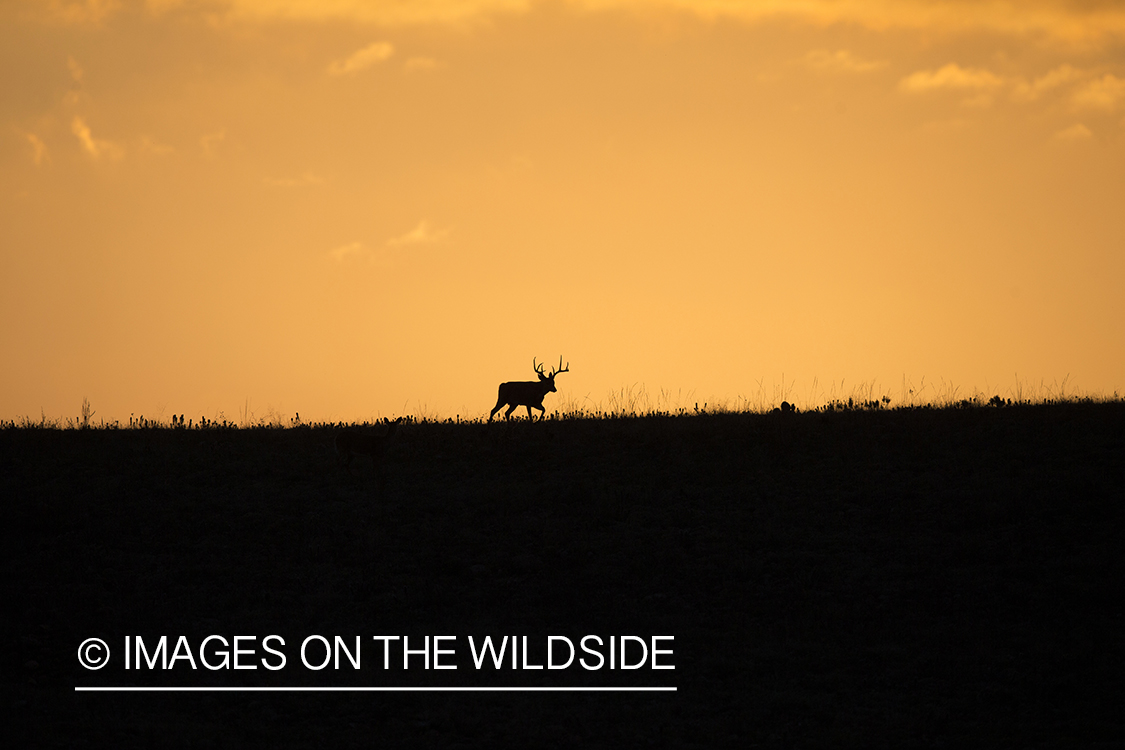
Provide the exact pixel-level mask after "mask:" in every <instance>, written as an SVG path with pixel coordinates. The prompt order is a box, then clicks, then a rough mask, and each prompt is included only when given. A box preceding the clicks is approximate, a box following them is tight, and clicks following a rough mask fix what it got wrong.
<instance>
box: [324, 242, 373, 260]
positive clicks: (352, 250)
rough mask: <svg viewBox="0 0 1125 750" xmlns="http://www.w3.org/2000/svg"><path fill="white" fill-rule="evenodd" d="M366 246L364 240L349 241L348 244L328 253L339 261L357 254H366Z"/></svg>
mask: <svg viewBox="0 0 1125 750" xmlns="http://www.w3.org/2000/svg"><path fill="white" fill-rule="evenodd" d="M365 250H366V248H365V247H364V245H363V243H362V242H349V243H348V244H346V245H340V247H338V248H336V249H334V250H330V251H329V252H328V254H329V255H330V256H331V257H332V258H333V259H335V260H336V261H337V262H343V260H344V259H345V258H350V257H352V256H356V255H364V254H365V252H364V251H365Z"/></svg>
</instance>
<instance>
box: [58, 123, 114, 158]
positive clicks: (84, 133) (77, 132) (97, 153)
mask: <svg viewBox="0 0 1125 750" xmlns="http://www.w3.org/2000/svg"><path fill="white" fill-rule="evenodd" d="M70 132H72V133H74V136H75V137H76V138H77V139H78V142H79V143H81V144H82V149H83V150H84V151H85V152H86V153H87V154H89V155H90V156H92V157H93V158H95V159H101V158H102V157H103V156H104V157H107V158H110V159H120V158H121V157H122V156H124V154H125V151H124V149H122V148H121V147H120V146H118V145H117V144H116V143H113V142H112V141H106V140H101V139H99V138H95V137H94V135H93V133H91V132H90V126H89V125H87V124H86V121H85V120H83V119H82V118H81V117H77V116H76V117H75V118H74V119H73V120H72V121H71V123H70Z"/></svg>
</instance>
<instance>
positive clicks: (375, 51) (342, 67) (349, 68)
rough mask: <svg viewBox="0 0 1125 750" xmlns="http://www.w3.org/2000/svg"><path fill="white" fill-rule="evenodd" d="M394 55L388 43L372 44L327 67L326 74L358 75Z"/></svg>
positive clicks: (393, 50) (393, 49)
mask: <svg viewBox="0 0 1125 750" xmlns="http://www.w3.org/2000/svg"><path fill="white" fill-rule="evenodd" d="M394 53H395V48H394V47H393V46H392V45H391V44H390V43H389V42H372V43H371V44H369V45H367V46H366V47H364V48H363V49H360V50H356V51H355V52H353V53H352V54H351V56H349V57H348V58H346V59H344V60H336V61H335V62H333V63H332V64H331V65H329V66H328V72H329V73H331V74H332V75H334V76H342V75H349V74H351V73H358V72H359V71H361V70H365V69H367V68H370V67H371V66H372V65H376V64H378V63H381V62H383V61H384V60H386V59H388V58H389V57H390V56H391V55H393V54H394Z"/></svg>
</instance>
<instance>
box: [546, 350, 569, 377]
mask: <svg viewBox="0 0 1125 750" xmlns="http://www.w3.org/2000/svg"><path fill="white" fill-rule="evenodd" d="M560 372H570V363H569V362H567V363H566V367H563V366H562V355H559V366H558V367H556V368H555V369H554V370H551V374H550V375H548V376H547V377H549V378H553V377H555V376H556V375H558V374H559V373H560Z"/></svg>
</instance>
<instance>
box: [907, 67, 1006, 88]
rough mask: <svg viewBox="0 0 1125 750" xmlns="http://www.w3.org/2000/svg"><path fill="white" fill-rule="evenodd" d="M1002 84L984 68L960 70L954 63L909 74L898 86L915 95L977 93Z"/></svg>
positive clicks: (1001, 79) (996, 76)
mask: <svg viewBox="0 0 1125 750" xmlns="http://www.w3.org/2000/svg"><path fill="white" fill-rule="evenodd" d="M1003 83H1004V79H1003V78H1001V77H1000V76H998V75H996V74H995V73H993V72H991V71H988V70H985V69H984V68H962V67H961V66H960V65H957V64H956V63H949V64H948V65H946V66H944V67H941V68H939V69H937V70H919V71H918V72H917V73H911V74H910V75H908V76H907V77H906V78H903V79H902V80H901V81H899V84H898V86H899V88H900V89H902V90H903V91H909V92H912V93H917V92H923V91H937V90H941V89H953V90H960V91H965V90H977V91H979V90H981V89H992V88H996V87H997V86H1000V85H1002V84H1003Z"/></svg>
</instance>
